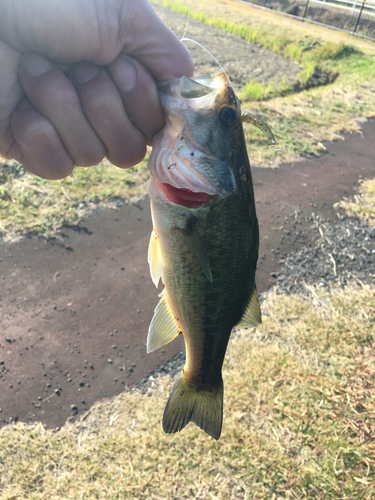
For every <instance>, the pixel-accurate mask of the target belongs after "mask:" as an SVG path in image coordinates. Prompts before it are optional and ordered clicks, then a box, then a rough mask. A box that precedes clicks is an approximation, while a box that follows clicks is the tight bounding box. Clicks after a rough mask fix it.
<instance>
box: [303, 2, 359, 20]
mask: <svg viewBox="0 0 375 500" xmlns="http://www.w3.org/2000/svg"><path fill="white" fill-rule="evenodd" d="M309 1H310V0H307V2H306V6H305V10H304V13H303V16H302V18H303V19H305V17H306V14H307V8H308V6H309ZM363 1H364V2H365V0H363Z"/></svg>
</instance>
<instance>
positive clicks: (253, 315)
mask: <svg viewBox="0 0 375 500" xmlns="http://www.w3.org/2000/svg"><path fill="white" fill-rule="evenodd" d="M261 322H262V314H261V312H260V306H259V299H258V294H257V289H256V286H255V285H254V288H253V291H252V293H251V297H250V300H249V303H248V305H247V307H246V309H245V312H244V314H243V316H242V318H241V320H240V322H239V323H237V325H236V328H255V327H256V326H257V325H259V323H261Z"/></svg>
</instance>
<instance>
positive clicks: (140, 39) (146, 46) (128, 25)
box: [120, 0, 193, 80]
mask: <svg viewBox="0 0 375 500" xmlns="http://www.w3.org/2000/svg"><path fill="white" fill-rule="evenodd" d="M126 14H127V15H126V17H125V18H124V20H123V23H122V25H121V30H120V40H122V43H123V50H122V52H123V53H125V54H128V55H131V56H133V57H135V58H136V59H137V60H138V61H140V62H141V63H142V64H143V66H145V67H146V68H147V70H148V71H149V72H150V73H151V75H152V76H153V77H154V78H155V79H157V80H168V79H173V78H180V77H181V76H183V75H186V76H192V75H193V62H192V60H191V56H190V53H189V51H188V49H187V48H186V47H185V46H184V45H183V44H182V43H181V42H180V40H179V39H178V38H177V36H176V35H175V34H174V33H173V31H172V30H170V29H169V28H168V27H167V26H166V25H165V24H164V23H163V21H162V20H161V19H160V17H159V16H158V15H157V14H156V13H155V11H154V10H153V8H152V7H151V5H150V4H149V3H148V2H147V0H137V2H135V3H134V6H133V8H132V9H129V10H128V12H127V13H126ZM140 19H142V22H141V23H140V22H139V20H140Z"/></svg>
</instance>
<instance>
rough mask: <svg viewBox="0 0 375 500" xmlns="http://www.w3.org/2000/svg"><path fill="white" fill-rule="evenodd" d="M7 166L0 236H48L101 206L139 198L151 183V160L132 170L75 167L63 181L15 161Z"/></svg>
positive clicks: (0, 183)
mask: <svg viewBox="0 0 375 500" xmlns="http://www.w3.org/2000/svg"><path fill="white" fill-rule="evenodd" d="M6 165H7V164H3V166H2V169H1V170H0V234H1V233H3V235H7V234H8V235H9V234H11V235H12V236H15V235H17V233H21V232H35V233H44V234H48V233H49V232H51V231H54V230H55V229H56V228H57V227H59V226H60V225H61V224H62V223H66V222H67V223H74V222H77V221H78V219H79V218H80V217H83V216H85V215H88V214H89V213H92V212H94V211H95V210H96V209H97V207H98V205H99V204H101V205H105V204H107V205H108V206H114V205H113V203H115V202H116V201H118V200H124V199H127V198H130V197H131V196H133V195H135V194H136V193H137V192H138V191H139V188H140V185H142V184H144V183H145V182H146V180H147V179H148V171H147V159H146V160H144V161H143V162H142V163H140V164H139V165H138V166H137V167H134V168H132V169H128V170H121V169H119V168H117V167H115V166H114V165H112V164H111V163H109V162H108V161H103V162H102V163H101V164H99V165H97V166H95V167H92V168H75V169H74V171H73V173H72V174H71V175H70V176H69V177H67V178H66V179H63V180H59V181H47V180H45V179H41V178H39V177H36V176H34V175H32V174H29V173H28V172H26V171H25V170H24V169H23V168H22V167H21V166H20V165H18V164H17V163H16V162H12V163H11V164H10V165H9V166H6ZM0 167H1V165H0ZM144 189H145V188H143V190H144Z"/></svg>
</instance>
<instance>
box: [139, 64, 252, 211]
mask: <svg viewBox="0 0 375 500" xmlns="http://www.w3.org/2000/svg"><path fill="white" fill-rule="evenodd" d="M159 96H160V101H161V104H162V107H163V109H164V112H165V116H166V125H165V127H164V129H163V130H162V131H161V132H160V133H159V134H157V136H156V137H155V138H154V142H153V150H152V154H151V156H150V160H149V170H150V173H151V183H150V192H151V194H156V195H157V196H158V197H159V198H162V199H163V197H164V198H165V201H169V202H174V203H177V204H182V205H184V206H187V207H189V206H190V207H191V208H194V205H196V204H198V205H197V206H200V205H202V204H204V203H207V202H209V201H210V200H211V199H212V197H214V196H219V197H221V198H225V197H226V196H228V195H229V194H231V193H232V192H233V191H235V190H236V189H237V187H238V182H239V179H240V171H241V169H243V165H244V164H245V165H247V166H248V159H247V155H246V149H245V147H244V136H243V129H242V121H241V110H240V105H239V102H238V99H237V97H236V95H235V93H234V91H233V88H232V86H231V84H230V81H229V79H228V77H227V75H226V74H225V73H224V72H223V71H220V72H218V73H214V74H210V75H204V76H198V77H195V78H188V77H186V76H183V77H182V78H179V79H176V80H171V81H168V82H163V83H161V84H159ZM244 149H245V153H244ZM176 190H178V192H177V191H176ZM181 195H182V198H181ZM177 199H178V200H179V201H176V200H177ZM181 199H182V200H185V202H188V203H181ZM189 202H192V203H190V204H189Z"/></svg>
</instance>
